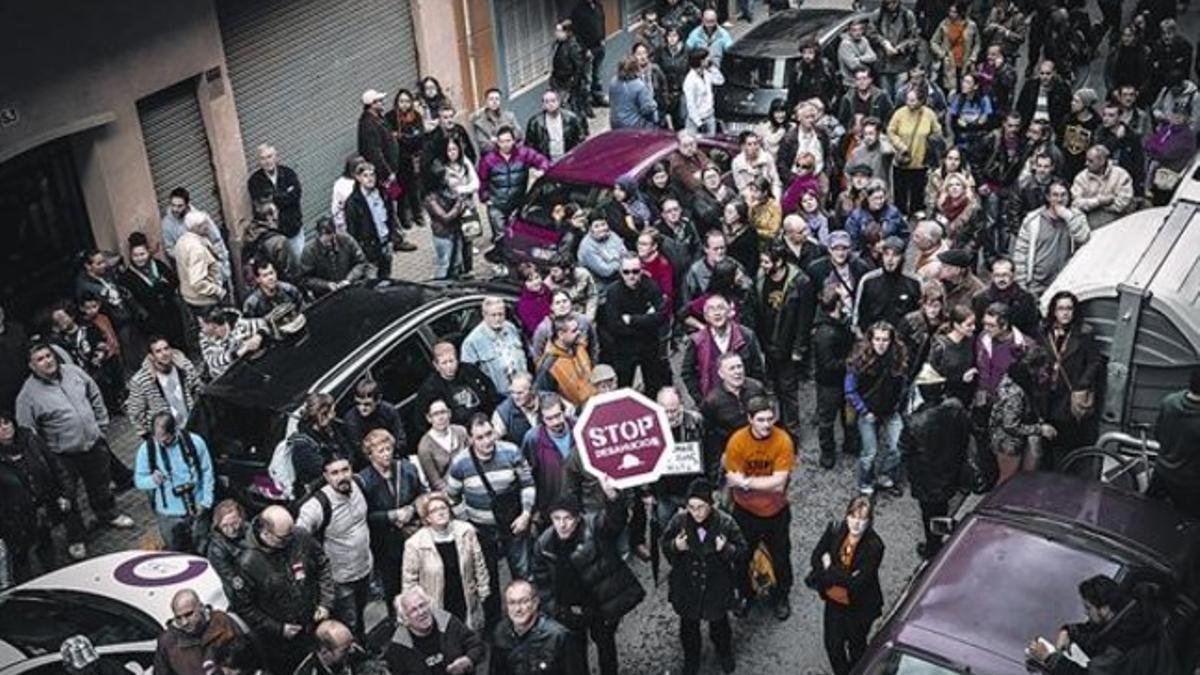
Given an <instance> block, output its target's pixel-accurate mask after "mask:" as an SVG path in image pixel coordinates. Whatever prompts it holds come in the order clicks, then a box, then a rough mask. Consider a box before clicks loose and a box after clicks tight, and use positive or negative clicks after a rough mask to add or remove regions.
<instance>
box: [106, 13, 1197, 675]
mask: <svg viewBox="0 0 1200 675" xmlns="http://www.w3.org/2000/svg"><path fill="white" fill-rule="evenodd" d="M1092 4H1094V3H1092ZM759 12H760V18H761V16H765V9H763V8H762V7H761V3H760V9H759ZM1093 13H1094V14H1095V15H1096V16H1097V18H1098V16H1099V13H1098V11H1095V8H1094V7H1093ZM748 28H749V26H748V25H747V24H744V23H738V24H736V25H735V27H734V33H735V36H736V35H737V34H740V33H743V32H745V31H746V30H748ZM1180 33H1181V34H1182V35H1185V36H1189V38H1191V37H1194V36H1196V35H1200V9H1197V8H1194V9H1191V10H1189V11H1188V12H1187V13H1186V14H1184V15H1183V16H1181V18H1180ZM1106 50H1107V47H1102V50H1101V53H1100V55H1099V56H1098V58H1097V61H1096V62H1095V63H1094V64H1093V67H1092V71H1091V75H1090V78H1089V79H1090V82H1089V84H1090V85H1091V86H1096V87H1097V88H1098V89H1100V90H1102V89H1103V58H1104V56H1105V54H1106ZM598 113H599V114H598V115H597V117H596V118H594V119H593V120H591V124H592V129H593V132H594V133H599V132H601V131H604V130H606V129H607V128H608V116H607V110H606V109H601V110H599V111H598ZM485 229H486V228H485ZM409 237H410V240H411V241H413V242H414V243H416V244H417V246H418V250H417V251H415V252H411V253H405V254H399V255H397V257H396V264H395V268H394V270H393V271H394V273H395V276H396V277H397V278H402V279H410V280H421V279H428V278H430V277H431V276H432V272H433V246H432V243H431V241H430V234H429V228H428V227H416V228H414V229H413V230H411V231H410V232H409ZM483 246H486V244H483ZM480 263H482V259H478V262H477V269H480V270H483V269H484V268H486V264H480ZM800 401H801V410H802V411H803V412H804V414H806V415H807V414H810V413H809V412H808V411H814V410H815V400H814V393H813V390H812V387H811V385H808V386H805V387H804V388H803V389H802V390H801V397H800ZM110 441H111V442H112V445H113V447H114V449H115V451H116V452H117V454H118V455H119V456H120V457H122V458H123V459H124V460H125V461H126V462H127V463H130V464H132V456H133V453H134V452H135V450H136V447H137V444H138V439H137V437H136V435H135V434H134V433H133V431H132V429H131V427H130V426H129V424H128V423H127V422H126V421H125V419H124V418H123V417H118V418H117V419H116V420H115V421H114V423H113V426H112V429H111V433H110ZM817 454H818V450H817V438H816V427H815V424H813V423H812V422H811V420H810V423H809V424H806V425H804V428H803V429H802V434H801V436H800V438H799V451H798V468H797V469H796V471H795V473H794V474H793V477H792V481H791V485H790V488H789V498H790V502H791V512H792V524H791V536H792V546H793V554H792V565H793V569H794V571H795V577H796V587H795V588H793V590H792V593H791V602H792V608H793V612H792V616H791V618H789V619H788V620H787V621H786V622H783V623H780V622H778V621H776V620H775V618H774V617H773V616H771V615H770V612H769V611H768V609H767V608H765V607H763V608H757V609H756V610H755V611H754V612H752V613H751V615H750V616H749V617H748V618H747V619H745V620H740V621H738V620H735V621H734V622H733V630H734V645H735V647H734V648H735V651H736V655H737V659H738V666H739V671H740V672H744V673H761V674H763V675H774V674H776V673H789V674H793V673H795V674H804V675H807V674H809V673H825V672H828V662H827V660H826V658H825V652H824V648H823V646H822V639H821V612H822V603H821V601H820V600H819V599H818V598H817V596H816V594H815V593H813V592H812V591H810V590H808V589H807V588H805V587H804V586H803V584H802V583H801V581H800V580H801V579H803V578H804V576H805V574H807V570H808V557H809V553H810V551H811V549H812V547H813V546H814V545H815V543H816V541H817V539H818V538H819V537H820V535H821V532H822V531H823V530H824V527H825V525H826V523H828V522H829V521H830V520H836V519H840V518H841V514H842V513H843V509H844V507H845V505H846V503H847V502H848V500H849V499H850V498H851V497H852V496H854V495H855V494H856V490H855V479H854V462H853V461H849V460H853V459H854V458H848V457H841V458H839V462H838V465H837V467H835V468H834V469H833V470H829V471H826V470H824V469H821V468H820V467H819V466H818V464H817ZM972 501H974V500H972ZM118 504H119V506H120V509H121V510H122V511H123V512H124V513H127V514H129V515H130V516H132V517H133V518H134V520H135V521H136V522H137V527H135V528H134V529H132V530H112V529H107V528H102V529H96V530H94V531H93V532H92V534H91V537H90V539H89V541H88V547H89V551H90V553H92V554H102V553H108V552H112V551H119V550H127V549H133V548H153V547H156V546H158V545H159V544H158V537H157V534H156V532H155V528H154V518H153V514H152V513H151V511H150V509H149V507H148V501H147V498H146V496H145V495H144V494H143V493H141V492H138V491H136V490H131V491H128V492H126V493H125V494H123V495H120V496H119V498H118ZM874 527H875V529H876V531H877V532H878V533H879V535H880V536H881V537H882V539H883V541H884V542H885V544H886V546H887V550H886V554H885V555H884V557H883V564H882V567H881V569H880V577H881V581H882V585H883V593H884V598H885V602H886V603H887V605H888V608H889V609H890V607H891V606H892V605H893V604H894V603H895V602H896V601H897V599H898V598H899V597H900V596H901V595H902V592H903V589H904V588H905V587H906V586H907V585H908V583H909V582H910V581H911V580H912V579H913V577H914V575H915V574H916V573H917V572H918V571H919V569H920V568H919V565H920V560H919V558H918V557H917V554H916V550H915V546H916V543H917V542H918V541H920V540H921V538H922V529H921V525H920V516H919V514H918V511H917V506H916V502H915V501H914V500H913V499H911V498H910V497H907V496H904V497H899V498H896V497H887V496H883V497H881V498H880V499H879V501H878V505H877V507H876V514H875V523H874ZM633 566H634V568H635V570H636V571H637V573H638V576H639V578H640V579H641V582H642V585H643V586H644V587H645V588H646V589H647V592H648V593H647V597H646V600H645V601H644V602H642V604H641V605H640V606H639V607H637V608H636V609H635V610H634V611H633V612H632V613H631V614H630V615H629V616H627V617H626V618H625V619H624V620H623V621H622V623H621V627H620V629H619V631H618V634H617V644H618V648H619V653H620V661H621V672H623V673H631V674H650V673H671V672H678V669H679V666H680V665H681V664H682V660H683V654H682V648H681V646H680V642H679V633H678V631H679V625H678V619H677V617H676V616H675V614H674V612H673V611H672V610H671V608H670V605H669V603H668V602H667V583H666V573H667V566H666V563H665V562H664V563H663V569H662V570H661V572H662V574H661V577H662V580H661V581H660V583H659V585H658V586H657V587H655V586H654V584H653V581H652V579H651V575H650V571H649V568H648V565H645V564H642V563H640V562H634V563H633ZM704 649H705V654H704V658H705V666H704V668H703V669H702V671H701V672H702V673H716V672H719V670H718V668H717V664H716V662H715V655H714V654H713V652H712V646H711V643H709V642H707V641H706V642H705V647H704ZM592 662H593V664H594V662H595V658H594V657H593V658H592Z"/></svg>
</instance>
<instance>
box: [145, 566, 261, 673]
mask: <svg viewBox="0 0 1200 675" xmlns="http://www.w3.org/2000/svg"><path fill="white" fill-rule="evenodd" d="M171 614H172V615H173V618H172V619H171V620H170V621H168V622H167V629H166V630H165V631H163V633H162V634H161V635H159V636H158V648H157V650H156V651H155V653H154V672H155V673H164V674H168V675H208V674H209V673H211V672H213V670H212V668H213V660H214V656H215V655H216V652H217V650H218V649H221V648H222V646H224V645H227V644H230V643H232V642H233V641H234V640H237V639H239V638H240V637H241V636H242V629H241V628H239V627H238V624H237V623H236V622H235V621H234V620H233V619H232V618H230V616H229V615H228V614H226V613H225V612H223V611H221V610H219V609H213V608H212V607H209V606H208V605H204V604H201V603H200V596H199V595H197V594H196V591H193V590H192V589H190V588H185V589H183V590H181V591H178V592H176V593H175V596H174V597H172V598H171Z"/></svg>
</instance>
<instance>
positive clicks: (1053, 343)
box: [1041, 291, 1102, 466]
mask: <svg viewBox="0 0 1200 675" xmlns="http://www.w3.org/2000/svg"><path fill="white" fill-rule="evenodd" d="M1041 333H1042V335H1041V341H1042V346H1043V347H1044V348H1045V349H1046V353H1048V354H1049V355H1050V356H1051V357H1052V358H1053V359H1054V373H1053V377H1054V379H1053V382H1052V385H1051V389H1050V392H1049V395H1048V397H1047V401H1046V410H1045V415H1046V419H1047V420H1048V421H1049V422H1050V424H1052V425H1054V428H1055V429H1056V430H1057V431H1058V436H1057V437H1055V438H1054V439H1053V440H1052V441H1051V442H1050V444H1049V447H1048V448H1047V449H1048V452H1047V453H1046V455H1045V457H1046V461H1048V462H1049V464H1050V466H1054V462H1055V460H1056V459H1058V458H1061V457H1062V456H1063V455H1064V454H1066V453H1067V452H1070V451H1071V450H1074V449H1075V448H1079V447H1082V446H1085V445H1089V444H1091V443H1093V442H1095V437H1096V414H1095V412H1096V399H1097V398H1098V396H1097V394H1098V392H1097V391H1096V384H1097V378H1096V374H1097V373H1098V372H1101V360H1102V357H1101V355H1100V348H1099V345H1097V344H1096V339H1095V336H1094V335H1093V334H1092V328H1091V326H1088V325H1087V324H1086V323H1084V321H1083V315H1082V314H1081V313H1080V312H1079V298H1077V297H1075V294H1074V293H1072V292H1070V291H1059V292H1057V293H1055V294H1054V297H1052V298H1050V314H1049V315H1048V316H1047V317H1046V319H1045V321H1044V322H1043V324H1042V331H1041Z"/></svg>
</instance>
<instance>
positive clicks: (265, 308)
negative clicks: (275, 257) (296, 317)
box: [242, 260, 304, 319]
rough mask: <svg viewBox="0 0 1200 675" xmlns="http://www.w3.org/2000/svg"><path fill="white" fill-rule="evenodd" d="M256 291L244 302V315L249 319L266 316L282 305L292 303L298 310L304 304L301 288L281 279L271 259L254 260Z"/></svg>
mask: <svg viewBox="0 0 1200 675" xmlns="http://www.w3.org/2000/svg"><path fill="white" fill-rule="evenodd" d="M254 282H255V286H256V287H255V289H254V292H252V293H251V294H250V297H248V298H246V302H244V303H242V315H243V316H245V317H246V318H248V319H258V318H266V317H267V316H268V315H270V314H271V312H272V311H274V310H275V308H276V307H279V306H281V305H285V304H290V305H291V306H292V307H293V308H295V309H296V311H299V310H300V308H301V307H302V306H303V305H304V295H303V294H302V293H301V292H300V289H299V288H296V287H295V286H293V285H291V284H290V283H288V282H286V281H281V280H280V279H279V273H278V271H277V270H276V269H275V265H274V264H273V263H272V262H271V261H270V260H255V261H254Z"/></svg>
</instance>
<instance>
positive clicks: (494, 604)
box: [471, 523, 530, 635]
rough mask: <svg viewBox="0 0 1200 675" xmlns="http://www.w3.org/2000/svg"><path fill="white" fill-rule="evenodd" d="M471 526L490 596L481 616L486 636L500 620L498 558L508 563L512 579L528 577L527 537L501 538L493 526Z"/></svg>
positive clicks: (508, 536) (484, 602) (526, 535)
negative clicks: (485, 569)
mask: <svg viewBox="0 0 1200 675" xmlns="http://www.w3.org/2000/svg"><path fill="white" fill-rule="evenodd" d="M471 524H472V525H474V526H475V531H476V534H477V535H478V536H479V547H480V548H482V549H483V562H484V564H485V565H486V566H487V570H488V588H489V589H490V590H491V593H490V594H489V595H488V597H487V599H486V600H484V601H483V615H484V623H485V624H486V629H487V631H488V632H487V633H486V635H491V634H492V633H491V631H492V629H493V628H495V626H496V624H497V623H499V621H500V556H502V555H503V556H504V558H505V559H506V560H507V561H508V572H509V574H510V575H511V576H512V578H513V579H525V578H528V577H529V557H530V551H529V547H530V541H529V534H528V533H526V534H524V535H522V536H520V537H514V536H512V535H511V534H510V535H507V536H504V537H501V536H500V532H499V530H498V529H497V528H496V526H495V525H482V524H480V523H471Z"/></svg>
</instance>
